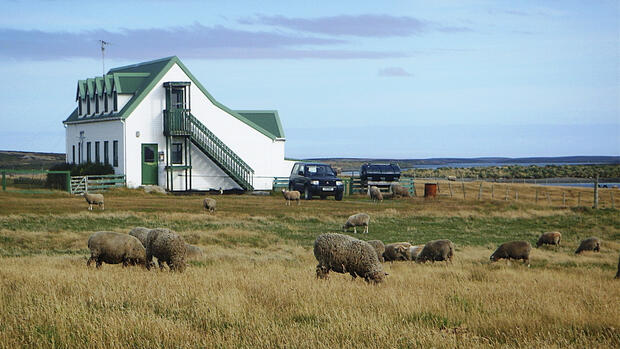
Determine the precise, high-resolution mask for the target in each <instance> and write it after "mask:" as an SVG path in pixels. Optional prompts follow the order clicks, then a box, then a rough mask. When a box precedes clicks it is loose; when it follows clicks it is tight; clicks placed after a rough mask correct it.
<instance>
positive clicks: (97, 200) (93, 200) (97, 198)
mask: <svg viewBox="0 0 620 349" xmlns="http://www.w3.org/2000/svg"><path fill="white" fill-rule="evenodd" d="M82 196H84V199H86V202H88V210H89V211H92V210H93V205H98V206H99V207H101V209H102V210H105V206H104V204H103V194H89V193H82Z"/></svg>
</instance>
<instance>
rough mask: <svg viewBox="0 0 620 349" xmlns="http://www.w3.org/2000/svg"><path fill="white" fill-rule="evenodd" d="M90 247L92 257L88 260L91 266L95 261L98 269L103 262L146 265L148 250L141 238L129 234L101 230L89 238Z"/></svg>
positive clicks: (88, 264) (124, 265) (87, 263)
mask: <svg viewBox="0 0 620 349" xmlns="http://www.w3.org/2000/svg"><path fill="white" fill-rule="evenodd" d="M88 248H89V249H90V258H89V259H88V262H86V266H87V267H89V266H90V264H91V263H92V262H93V261H94V262H95V266H96V267H97V269H99V268H101V264H102V263H103V262H106V263H108V264H118V263H123V267H126V266H128V265H136V264H139V265H144V264H145V261H146V258H145V256H146V251H145V249H144V246H142V243H141V242H140V240H138V239H137V238H136V237H133V236H131V235H127V234H121V233H115V232H110V231H99V232H96V233H94V234H93V235H91V236H90V237H89V238H88Z"/></svg>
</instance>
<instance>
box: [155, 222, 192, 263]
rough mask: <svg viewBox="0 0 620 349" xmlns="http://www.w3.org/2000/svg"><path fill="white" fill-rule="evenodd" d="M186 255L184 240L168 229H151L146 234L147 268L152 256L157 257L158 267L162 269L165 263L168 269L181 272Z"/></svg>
mask: <svg viewBox="0 0 620 349" xmlns="http://www.w3.org/2000/svg"><path fill="white" fill-rule="evenodd" d="M186 255H187V248H186V247H185V241H184V240H183V238H182V237H180V236H179V235H177V234H176V233H174V232H172V231H171V230H169V229H162V228H157V229H151V231H149V233H148V235H147V236H146V261H147V265H146V266H147V269H149V270H150V269H151V265H152V263H151V261H152V260H153V257H157V262H158V264H159V269H161V270H163V269H164V263H166V264H168V266H169V267H170V270H172V271H178V272H183V271H184V270H185V256H186Z"/></svg>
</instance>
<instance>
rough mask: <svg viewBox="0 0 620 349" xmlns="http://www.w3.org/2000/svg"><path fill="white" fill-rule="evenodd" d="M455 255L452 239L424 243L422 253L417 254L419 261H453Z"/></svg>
mask: <svg viewBox="0 0 620 349" xmlns="http://www.w3.org/2000/svg"><path fill="white" fill-rule="evenodd" d="M453 257H454V244H453V243H452V241H450V240H433V241H429V242H427V243H426V245H424V247H423V248H422V251H420V254H418V255H417V256H416V259H415V261H416V262H417V263H425V262H426V261H431V262H433V263H434V262H435V261H449V262H450V263H452V258H453Z"/></svg>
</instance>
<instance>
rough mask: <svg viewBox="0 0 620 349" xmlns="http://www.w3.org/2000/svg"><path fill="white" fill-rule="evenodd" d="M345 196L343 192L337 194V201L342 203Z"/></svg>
mask: <svg viewBox="0 0 620 349" xmlns="http://www.w3.org/2000/svg"><path fill="white" fill-rule="evenodd" d="M343 194H344V193H343V192H339V193H336V197H335V199H336V201H341V200H342V195H343Z"/></svg>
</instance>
